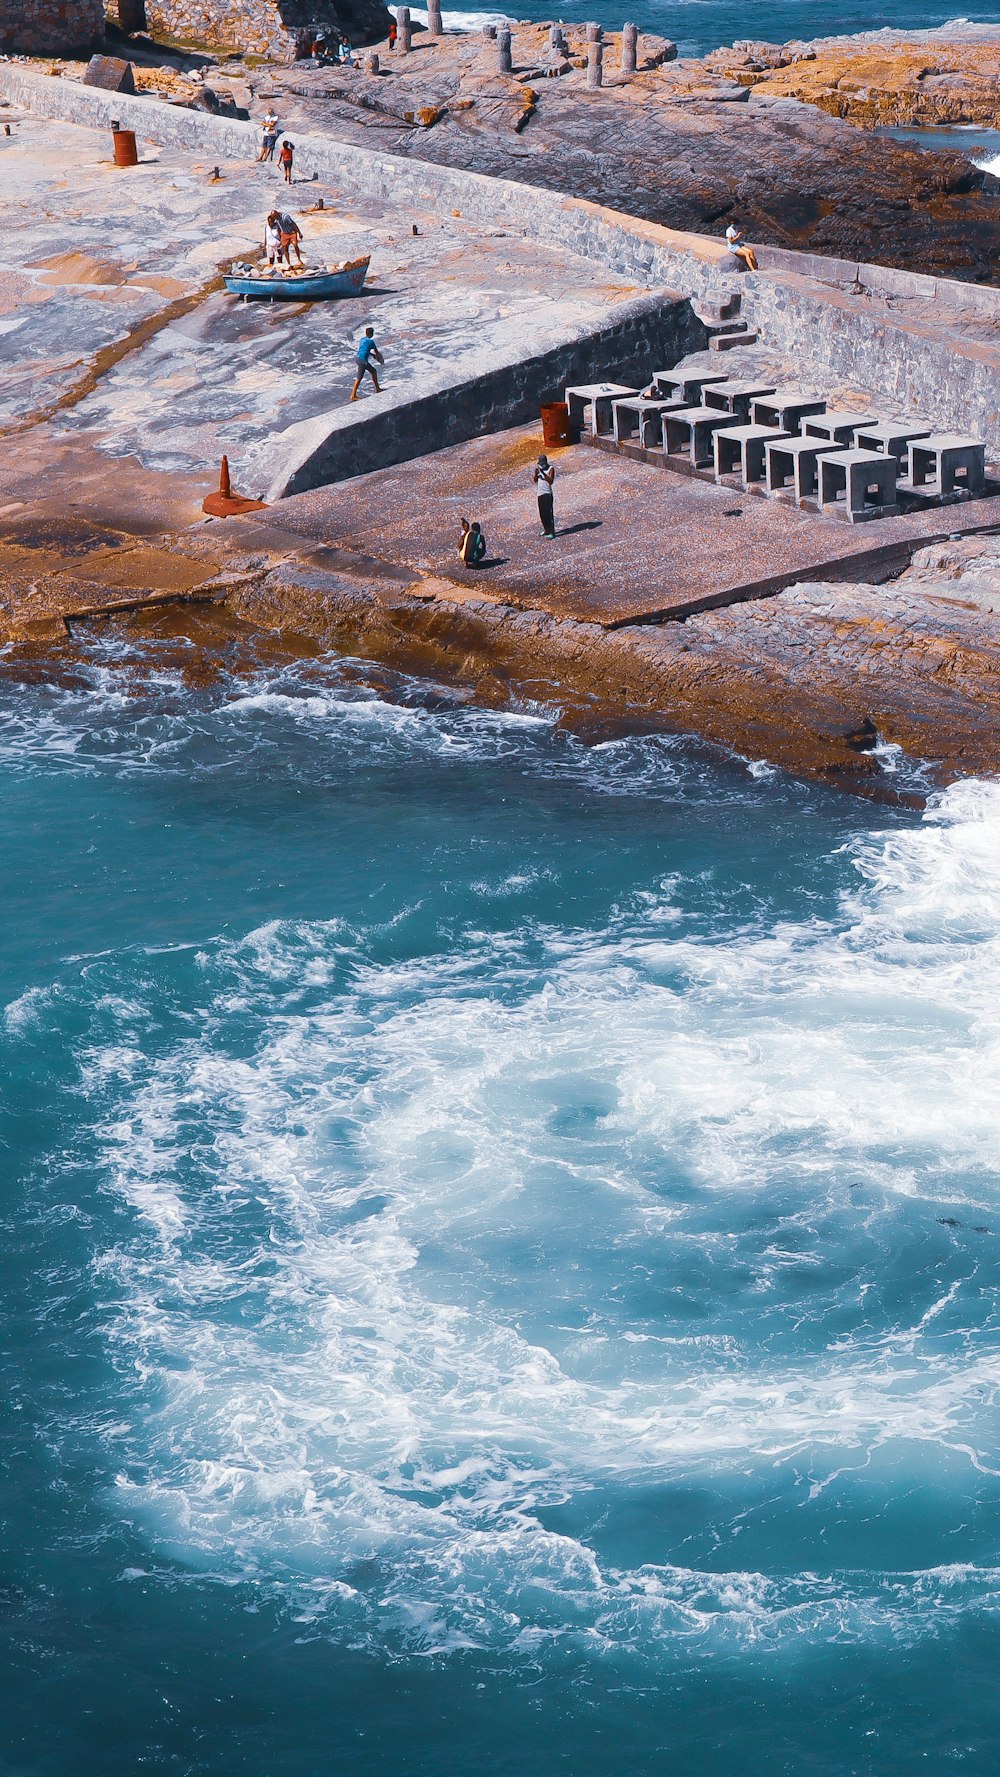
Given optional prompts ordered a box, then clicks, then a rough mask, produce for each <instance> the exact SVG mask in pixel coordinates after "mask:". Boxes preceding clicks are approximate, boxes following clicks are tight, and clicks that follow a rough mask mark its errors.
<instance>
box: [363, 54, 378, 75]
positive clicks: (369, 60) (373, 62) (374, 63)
mask: <svg viewBox="0 0 1000 1777" xmlns="http://www.w3.org/2000/svg"><path fill="white" fill-rule="evenodd" d="M378 70H379V59H378V56H377V55H376V54H375V52H374V50H372V52H371V54H370V55H366V56H365V73H366V74H377V73H378Z"/></svg>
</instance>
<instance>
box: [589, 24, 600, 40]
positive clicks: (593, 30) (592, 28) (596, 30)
mask: <svg viewBox="0 0 1000 1777" xmlns="http://www.w3.org/2000/svg"><path fill="white" fill-rule="evenodd" d="M603 36H604V32H603V30H602V29H601V26H600V25H588V26H587V42H588V43H600V41H601V39H602V37H603Z"/></svg>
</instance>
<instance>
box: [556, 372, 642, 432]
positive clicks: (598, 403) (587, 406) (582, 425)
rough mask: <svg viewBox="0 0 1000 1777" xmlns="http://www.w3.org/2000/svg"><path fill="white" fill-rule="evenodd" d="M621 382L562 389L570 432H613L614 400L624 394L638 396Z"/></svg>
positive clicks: (580, 385) (579, 384)
mask: <svg viewBox="0 0 1000 1777" xmlns="http://www.w3.org/2000/svg"><path fill="white" fill-rule="evenodd" d="M638 393H639V391H638V389H630V388H628V387H627V386H626V384H625V383H577V384H575V385H574V386H573V387H572V388H568V389H567V390H566V393H565V396H564V400H565V402H566V406H567V407H568V408H569V421H570V425H571V426H572V427H573V429H574V431H577V430H579V431H581V432H590V433H591V434H592V436H593V437H595V438H596V437H598V436H599V434H601V433H611V434H612V436H613V435H614V403H615V401H616V400H618V399H620V398H621V397H623V396H626V395H638Z"/></svg>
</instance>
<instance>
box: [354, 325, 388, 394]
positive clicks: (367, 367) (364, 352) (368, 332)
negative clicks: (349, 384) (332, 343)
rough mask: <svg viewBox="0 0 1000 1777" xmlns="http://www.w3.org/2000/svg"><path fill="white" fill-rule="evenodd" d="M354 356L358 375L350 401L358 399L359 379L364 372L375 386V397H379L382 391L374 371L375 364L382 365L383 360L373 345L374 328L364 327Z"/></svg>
mask: <svg viewBox="0 0 1000 1777" xmlns="http://www.w3.org/2000/svg"><path fill="white" fill-rule="evenodd" d="M355 356H356V360H357V366H358V374H357V376H356V377H355V379H354V387H353V389H352V390H351V400H352V401H356V400H357V399H358V390H359V389H360V387H361V379H362V377H363V376H364V374H365V372H366V371H367V372H368V375H369V376H370V377H371V379H372V382H373V383H374V384H375V393H376V395H381V393H382V389H381V385H380V383H379V380H378V374H377V372H376V370H375V364H384V363H385V359H384V358H383V356H382V354H381V352H380V351H379V349H378V346H377V345H376V344H375V329H374V327H366V328H365V332H364V338H363V339H362V340H361V342H360V344H359V345H358V349H357V352H356V354H355ZM373 358H374V360H375V364H373V363H372V359H373Z"/></svg>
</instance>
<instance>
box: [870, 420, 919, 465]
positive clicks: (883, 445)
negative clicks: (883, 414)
mask: <svg viewBox="0 0 1000 1777" xmlns="http://www.w3.org/2000/svg"><path fill="white" fill-rule="evenodd" d="M933 430H934V428H933V426H922V425H920V424H919V422H914V423H913V424H912V425H911V424H908V423H907V421H906V420H881V421H880V422H879V423H878V425H875V426H859V427H858V429H857V431H856V432H855V434H854V442H855V444H856V446H857V448H858V450H878V451H882V452H884V453H885V454H886V455H888V456H892V457H895V458H896V461H897V462H898V464H899V466H900V471H901V472H902V470H903V469H904V468H905V467H906V464H907V460H908V458H909V454H910V445H911V444H912V442H913V440H914V439H915V438H929V437H930V435H931V433H932V432H933Z"/></svg>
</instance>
